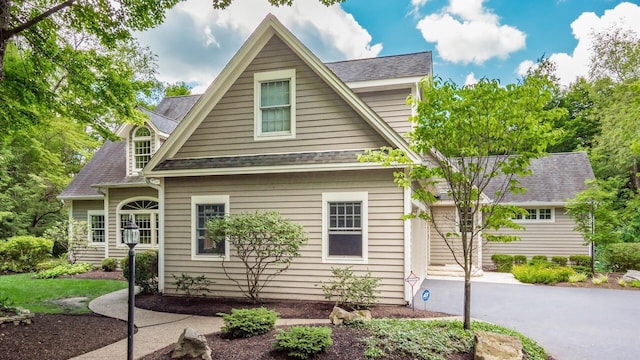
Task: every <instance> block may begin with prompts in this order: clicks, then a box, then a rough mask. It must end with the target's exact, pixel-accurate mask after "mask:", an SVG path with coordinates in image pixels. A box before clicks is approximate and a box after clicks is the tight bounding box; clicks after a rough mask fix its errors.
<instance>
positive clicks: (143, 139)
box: [132, 127, 151, 171]
mask: <svg viewBox="0 0 640 360" xmlns="http://www.w3.org/2000/svg"><path fill="white" fill-rule="evenodd" d="M132 150H133V151H132V153H133V170H134V171H140V170H142V169H143V168H144V167H145V165H147V163H148V162H149V160H150V159H151V131H150V130H149V129H148V128H146V127H139V128H137V129H136V131H135V132H134V133H133V149H132Z"/></svg>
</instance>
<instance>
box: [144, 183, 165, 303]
mask: <svg viewBox="0 0 640 360" xmlns="http://www.w3.org/2000/svg"><path fill="white" fill-rule="evenodd" d="M147 183H148V184H149V186H151V187H152V188H154V189H156V190H158V217H159V218H158V226H159V229H158V239H157V241H158V291H159V292H160V293H163V292H164V280H165V279H164V179H148V180H147Z"/></svg>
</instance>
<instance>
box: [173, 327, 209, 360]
mask: <svg viewBox="0 0 640 360" xmlns="http://www.w3.org/2000/svg"><path fill="white" fill-rule="evenodd" d="M171 358H172V359H183V358H196V359H203V360H211V348H210V347H209V344H207V339H205V337H204V335H200V334H199V333H198V332H197V331H196V330H195V329H192V328H186V329H184V331H183V332H182V334H181V335H180V338H179V339H178V343H177V344H176V347H175V349H173V351H172V352H171Z"/></svg>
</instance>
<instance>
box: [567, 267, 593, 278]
mask: <svg viewBox="0 0 640 360" xmlns="http://www.w3.org/2000/svg"><path fill="white" fill-rule="evenodd" d="M571 268H572V269H573V270H574V271H575V272H577V273H581V274H585V275H587V276H591V267H590V266H588V267H587V266H578V265H571Z"/></svg>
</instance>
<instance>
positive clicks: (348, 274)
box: [322, 267, 380, 309]
mask: <svg viewBox="0 0 640 360" xmlns="http://www.w3.org/2000/svg"><path fill="white" fill-rule="evenodd" d="M331 273H332V274H333V278H332V279H331V281H330V282H329V283H327V284H325V283H324V282H323V283H322V292H323V293H324V297H325V299H329V300H331V299H334V298H335V300H336V305H341V306H347V307H350V308H352V309H359V308H361V307H365V308H366V307H370V306H372V305H373V304H374V303H375V302H376V300H377V298H378V295H377V292H378V291H377V289H378V286H380V279H379V278H375V277H372V276H371V272H368V273H367V274H366V275H364V276H356V275H355V274H354V273H353V271H351V267H346V268H335V267H332V268H331Z"/></svg>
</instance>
